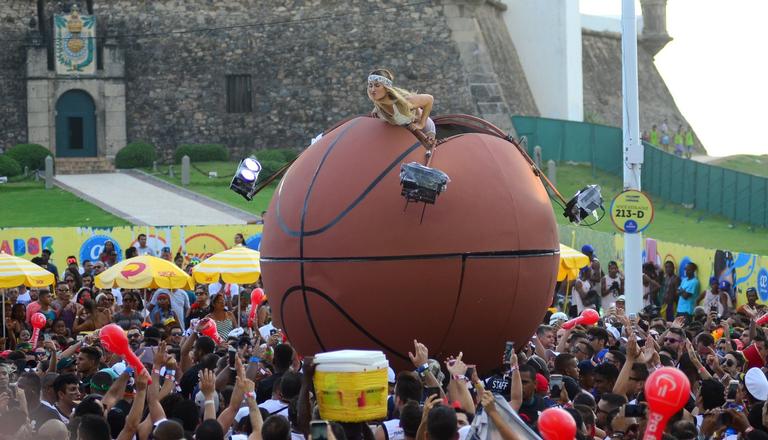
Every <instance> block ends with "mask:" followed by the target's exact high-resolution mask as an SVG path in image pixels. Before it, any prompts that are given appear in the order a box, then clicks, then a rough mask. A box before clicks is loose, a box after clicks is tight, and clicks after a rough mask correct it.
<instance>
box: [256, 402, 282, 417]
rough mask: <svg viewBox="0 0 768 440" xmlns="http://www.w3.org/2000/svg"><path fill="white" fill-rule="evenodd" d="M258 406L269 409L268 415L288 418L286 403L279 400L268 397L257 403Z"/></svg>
mask: <svg viewBox="0 0 768 440" xmlns="http://www.w3.org/2000/svg"><path fill="white" fill-rule="evenodd" d="M259 408H264V409H266V410H267V411H269V415H280V416H285V418H288V404H287V403H283V402H281V401H279V400H275V399H269V400H265V401H264V402H263V403H260V404H259Z"/></svg>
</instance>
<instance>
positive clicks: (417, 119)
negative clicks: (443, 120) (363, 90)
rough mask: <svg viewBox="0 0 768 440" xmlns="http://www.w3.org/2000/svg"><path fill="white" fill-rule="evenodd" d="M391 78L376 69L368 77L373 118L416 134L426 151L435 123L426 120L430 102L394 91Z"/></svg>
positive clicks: (399, 90)
mask: <svg viewBox="0 0 768 440" xmlns="http://www.w3.org/2000/svg"><path fill="white" fill-rule="evenodd" d="M393 80H394V75H393V74H392V72H390V71H389V70H387V69H376V70H374V71H372V72H371V73H370V74H369V75H368V88H367V91H368V98H369V99H370V100H371V101H372V102H373V112H372V114H373V116H375V117H377V118H380V119H383V120H385V121H387V122H389V123H390V124H392V125H400V126H406V127H408V129H410V130H420V131H421V132H422V133H424V135H425V136H426V138H427V141H428V143H429V145H428V147H430V148H431V147H432V146H434V144H435V134H436V130H435V123H434V122H433V121H432V119H431V118H430V117H429V113H430V112H431V111H432V103H433V102H434V98H432V95H424V94H416V93H413V92H409V91H408V90H404V89H401V88H399V87H395V86H394V85H393V84H392V81H393Z"/></svg>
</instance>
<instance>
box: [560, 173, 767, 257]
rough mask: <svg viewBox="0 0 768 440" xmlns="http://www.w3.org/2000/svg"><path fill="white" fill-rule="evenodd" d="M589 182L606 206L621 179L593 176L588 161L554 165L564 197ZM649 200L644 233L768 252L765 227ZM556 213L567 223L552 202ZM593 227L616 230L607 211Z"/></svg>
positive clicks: (672, 240)
mask: <svg viewBox="0 0 768 440" xmlns="http://www.w3.org/2000/svg"><path fill="white" fill-rule="evenodd" d="M591 183H597V184H598V185H600V187H601V188H602V194H603V201H604V205H605V208H606V210H607V209H609V207H610V203H611V200H613V197H614V196H615V195H616V194H618V193H619V192H620V191H621V189H622V185H621V179H619V178H618V177H615V176H613V175H611V174H607V173H603V172H600V171H598V170H596V171H595V177H593V176H592V167H591V166H589V165H560V166H558V168H557V185H556V186H557V188H558V190H559V191H560V193H561V194H562V195H563V197H564V198H565V199H566V200H568V199H570V198H571V197H572V196H573V195H574V194H575V193H576V191H578V190H579V189H581V188H583V187H584V186H586V185H587V184H591ZM652 200H653V202H654V208H655V213H654V218H653V223H651V225H650V226H649V227H648V229H646V231H645V236H646V237H652V238H656V239H659V240H663V241H669V242H675V243H683V244H688V245H693V246H702V247H707V248H712V249H727V250H732V251H741V252H752V253H757V254H761V255H768V240H766V239H765V237H766V234H768V230H767V229H765V228H754V227H751V226H749V225H744V224H736V225H734V226H733V227H731V226H729V225H730V224H731V223H732V222H731V221H730V220H728V219H726V218H724V217H717V216H713V215H711V214H707V213H703V212H701V211H694V210H691V209H685V208H683V207H681V206H679V205H675V204H673V203H669V202H665V201H664V200H660V199H654V198H652ZM553 206H555V205H553ZM555 216H556V217H557V221H558V222H559V223H563V224H567V223H568V221H567V220H566V219H565V217H563V215H562V209H561V208H560V207H559V206H555ZM592 228H593V229H595V230H598V231H605V232H618V230H617V229H616V228H615V227H614V226H613V223H612V222H611V218H610V214H609V213H606V215H605V217H604V218H603V219H602V221H600V223H598V224H597V225H595V226H593V227H592Z"/></svg>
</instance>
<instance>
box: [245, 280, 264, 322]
mask: <svg viewBox="0 0 768 440" xmlns="http://www.w3.org/2000/svg"><path fill="white" fill-rule="evenodd" d="M262 301H264V290H263V289H261V288H260V287H257V288H255V289H253V291H252V292H251V312H250V313H249V314H248V327H253V320H254V319H255V318H256V311H257V310H259V304H261V302H262Z"/></svg>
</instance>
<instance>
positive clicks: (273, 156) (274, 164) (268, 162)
mask: <svg viewBox="0 0 768 440" xmlns="http://www.w3.org/2000/svg"><path fill="white" fill-rule="evenodd" d="M253 155H254V156H256V159H258V160H259V163H261V173H260V174H259V182H261V181H263V180H264V179H266V178H267V177H269V176H271V175H272V174H274V173H275V172H276V171H277V170H279V169H280V168H282V167H283V165H285V164H286V163H288V162H290V161H292V160H293V159H295V158H296V156H298V155H299V154H298V152H297V151H296V150H293V149H290V148H270V149H264V150H258V151H256V152H255V153H253Z"/></svg>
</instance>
